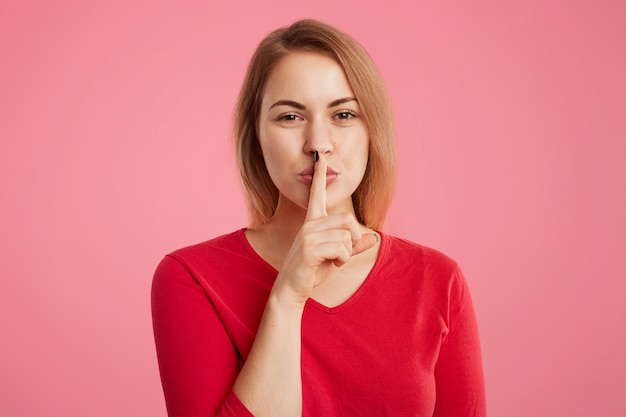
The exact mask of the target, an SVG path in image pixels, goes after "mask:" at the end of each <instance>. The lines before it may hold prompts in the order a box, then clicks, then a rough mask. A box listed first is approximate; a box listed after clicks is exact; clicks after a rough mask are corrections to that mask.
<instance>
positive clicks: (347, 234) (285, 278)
mask: <svg viewBox="0 0 626 417" xmlns="http://www.w3.org/2000/svg"><path fill="white" fill-rule="evenodd" d="M326 169H327V163H326V160H325V158H324V156H323V155H319V160H318V161H317V162H316V164H315V169H314V173H313V181H312V184H311V189H310V194H309V203H308V207H307V215H306V218H305V221H304V224H303V226H302V228H301V229H300V232H299V233H298V235H297V236H296V238H295V240H294V242H293V244H292V246H291V249H290V251H289V253H288V254H287V256H286V257H285V260H284V262H283V266H282V268H281V271H280V273H279V275H278V277H277V282H276V284H279V285H280V284H286V285H285V286H286V287H287V288H288V289H289V293H290V294H291V296H293V297H294V299H295V301H296V303H298V304H299V305H301V306H302V307H303V306H304V303H305V302H306V300H307V299H308V298H309V297H310V295H311V292H312V291H313V288H314V287H316V286H317V285H320V284H321V283H322V282H324V280H325V279H326V278H328V276H329V275H330V274H331V273H332V271H333V270H334V269H336V268H337V267H341V266H342V265H344V264H345V263H346V262H348V261H349V260H350V257H352V256H354V255H356V254H358V253H361V252H363V251H365V250H367V249H369V248H371V247H372V246H374V245H375V244H376V241H377V238H376V236H375V235H373V234H362V233H361V225H360V224H359V223H358V222H357V221H356V219H355V217H354V215H352V214H351V213H341V214H332V215H328V213H327V211H326ZM276 284H275V285H276Z"/></svg>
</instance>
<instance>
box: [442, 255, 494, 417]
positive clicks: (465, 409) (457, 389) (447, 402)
mask: <svg viewBox="0 0 626 417" xmlns="http://www.w3.org/2000/svg"><path fill="white" fill-rule="evenodd" d="M449 294H450V295H449V310H448V320H447V322H448V334H447V335H446V337H445V339H444V340H443V343H442V346H441V351H440V354H439V358H438V360H437V364H436V366H435V384H436V390H437V395H436V403H435V412H434V414H433V416H434V417H457V416H463V417H484V416H486V402H485V383H484V377H483V368H482V358H481V351H480V341H479V336H478V326H477V323H476V317H475V313H474V307H473V304H472V299H471V297H470V293H469V288H468V287H467V283H466V282H465V279H464V277H463V275H462V273H461V271H460V270H459V269H458V267H457V268H456V270H455V272H454V276H453V280H452V282H451V287H450V292H449Z"/></svg>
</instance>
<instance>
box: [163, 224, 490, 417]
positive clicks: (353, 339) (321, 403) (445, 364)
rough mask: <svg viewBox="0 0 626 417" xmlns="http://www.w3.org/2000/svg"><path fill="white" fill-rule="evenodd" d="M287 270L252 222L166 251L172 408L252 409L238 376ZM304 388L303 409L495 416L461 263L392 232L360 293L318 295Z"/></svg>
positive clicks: (306, 328)
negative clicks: (321, 299) (250, 231)
mask: <svg viewBox="0 0 626 417" xmlns="http://www.w3.org/2000/svg"><path fill="white" fill-rule="evenodd" d="M276 275H277V271H276V270H275V269H274V268H272V267H271V266H270V265H269V264H268V263H266V262H265V261H264V260H263V259H262V258H261V257H260V256H259V255H258V254H257V253H256V252H255V251H254V250H253V249H252V247H251V246H250V244H249V243H248V241H247V239H246V237H245V234H244V231H243V230H239V231H237V232H234V233H231V234H228V235H224V236H221V237H218V238H216V239H213V240H210V241H208V242H204V243H201V244H198V245H195V246H191V247H188V248H184V249H180V250H178V251H176V252H174V253H172V254H170V255H168V256H166V257H165V258H164V259H163V261H162V262H161V263H160V265H159V266H158V268H157V270H156V273H155V277H154V282H153V287H152V312H153V321H154V333H155V339H156V348H157V353H158V359H159V368H160V372H161V380H162V383H163V389H164V393H165V400H166V404H167V409H168V413H169V416H170V417H174V416H176V417H178V416H190V417H191V416H193V417H209V416H251V415H252V414H251V413H250V412H249V411H248V410H247V409H246V408H245V407H244V406H243V404H242V403H241V402H240V401H239V399H238V398H237V397H236V395H235V394H234V392H233V391H232V386H233V383H234V381H235V379H236V377H237V374H238V372H239V370H240V369H241V366H242V365H243V363H244V362H245V360H246V358H247V356H248V353H249V352H250V348H251V346H252V342H253V341H254V337H255V334H256V331H257V328H258V325H259V322H260V320H261V315H262V314H263V310H264V308H265V303H266V301H267V299H268V296H269V293H270V290H271V288H272V284H273V282H274V279H275V277H276ZM302 390H303V392H302V397H303V398H302V400H303V410H302V414H303V416H304V417H308V416H311V417H333V416H360V417H362V416H376V417H379V416H438V417H442V416H445V417H452V416H454V417H475V416H485V415H486V412H485V394H484V382H483V372H482V363H481V355H480V344H479V339H478V330H477V326H476V320H475V317H474V309H473V306H472V301H471V298H470V294H469V290H468V288H467V284H466V282H465V279H464V278H463V275H462V274H461V271H460V270H459V268H458V266H457V265H456V263H454V261H452V260H450V259H449V258H448V257H446V256H445V255H443V254H441V253H439V252H437V251H435V250H432V249H429V248H426V247H424V246H420V245H417V244H415V243H411V242H408V241H405V240H402V239H399V238H396V237H392V236H388V235H384V234H383V235H382V240H381V248H380V253H379V256H378V260H377V261H376V263H375V265H374V267H373V269H372V271H371V272H370V274H369V276H368V277H367V279H366V280H365V282H364V283H363V284H362V285H361V287H360V288H359V289H358V290H357V292H356V293H355V294H354V295H353V296H352V297H350V299H348V300H347V301H346V302H344V303H343V304H341V305H339V306H337V307H334V308H327V307H325V306H323V305H321V304H319V303H318V302H316V301H315V300H312V299H309V301H308V302H307V304H306V306H305V310H304V314H303V317H302Z"/></svg>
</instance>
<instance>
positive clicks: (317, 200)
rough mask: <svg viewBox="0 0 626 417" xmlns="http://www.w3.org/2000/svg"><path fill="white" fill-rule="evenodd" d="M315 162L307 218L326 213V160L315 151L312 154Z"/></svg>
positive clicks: (314, 217) (321, 215)
mask: <svg viewBox="0 0 626 417" xmlns="http://www.w3.org/2000/svg"><path fill="white" fill-rule="evenodd" d="M313 161H314V164H315V167H314V170H313V181H312V182H311V190H310V191H309V206H308V209H307V218H308V219H316V218H319V217H324V216H326V215H327V213H326V160H325V159H324V158H323V156H322V155H320V154H319V153H318V152H317V151H315V154H314V156H313Z"/></svg>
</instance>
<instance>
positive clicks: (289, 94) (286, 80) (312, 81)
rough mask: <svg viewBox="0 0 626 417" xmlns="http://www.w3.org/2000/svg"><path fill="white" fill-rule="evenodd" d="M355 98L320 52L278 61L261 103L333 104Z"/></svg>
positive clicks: (342, 74)
mask: <svg viewBox="0 0 626 417" xmlns="http://www.w3.org/2000/svg"><path fill="white" fill-rule="evenodd" d="M350 96H354V93H353V92H352V89H351V88H350V84H349V83H348V79H347V78H346V75H345V72H344V70H343V68H342V67H341V65H339V63H338V62H337V61H336V60H335V59H334V58H331V57H330V56H328V55H325V54H323V53H319V52H308V51H307V52H305V51H298V52H292V53H289V54H288V55H286V56H285V57H283V58H281V59H280V60H279V61H278V62H277V63H276V65H275V66H274V68H273V69H272V71H271V72H270V75H269V77H268V79H267V82H266V85H265V88H264V94H263V102H264V104H265V102H266V101H272V102H273V101H275V100H281V99H289V100H296V101H302V102H303V103H304V104H306V101H318V100H319V101H325V102H326V101H328V102H330V101H333V100H336V99H337V98H341V97H350Z"/></svg>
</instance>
